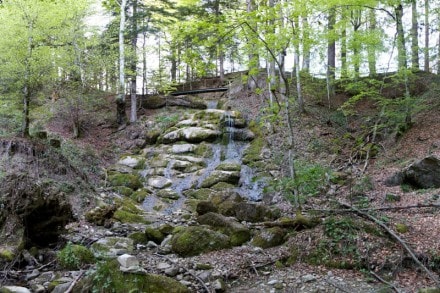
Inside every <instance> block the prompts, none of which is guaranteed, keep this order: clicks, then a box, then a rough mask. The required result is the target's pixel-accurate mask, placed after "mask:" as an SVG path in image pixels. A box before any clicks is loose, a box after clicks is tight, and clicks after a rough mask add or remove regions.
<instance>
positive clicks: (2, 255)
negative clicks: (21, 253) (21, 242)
mask: <svg viewBox="0 0 440 293" xmlns="http://www.w3.org/2000/svg"><path fill="white" fill-rule="evenodd" d="M14 258H15V254H14V252H13V251H12V250H9V249H6V248H0V260H5V261H12V260H14Z"/></svg>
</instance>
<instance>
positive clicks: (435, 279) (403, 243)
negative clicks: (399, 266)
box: [339, 202, 440, 287]
mask: <svg viewBox="0 0 440 293" xmlns="http://www.w3.org/2000/svg"><path fill="white" fill-rule="evenodd" d="M339 204H340V205H342V206H344V207H347V208H349V209H352V210H353V211H355V212H356V213H357V214H359V215H361V216H364V217H367V218H368V219H370V220H371V221H373V222H374V223H376V224H377V225H379V226H381V227H382V228H383V229H385V231H386V232H388V234H390V235H391V236H392V237H394V238H395V239H396V240H397V241H398V242H399V243H400V244H401V245H402V247H403V248H404V249H405V250H406V251H407V252H408V253H409V255H410V256H411V258H412V259H413V260H414V262H415V263H416V264H417V265H419V266H420V267H421V268H422V269H423V270H424V271H425V272H426V274H427V275H428V277H429V278H430V279H431V280H432V281H434V282H435V284H436V286H437V287H440V282H439V280H438V278H437V276H435V275H434V273H433V272H431V271H430V270H429V269H428V268H427V267H426V266H425V265H423V264H422V263H421V262H420V260H419V259H418V258H417V256H416V255H415V254H414V252H413V251H412V249H411V247H409V246H408V245H407V244H406V243H405V241H404V240H403V239H402V238H400V237H399V235H397V234H396V233H395V232H394V231H393V230H391V229H390V228H388V226H387V225H385V224H384V223H383V222H381V221H380V220H378V219H376V218H375V217H373V216H372V215H370V214H368V213H366V212H363V211H361V210H359V209H357V208H355V207H353V206H351V205H349V204H346V203H343V202H339Z"/></svg>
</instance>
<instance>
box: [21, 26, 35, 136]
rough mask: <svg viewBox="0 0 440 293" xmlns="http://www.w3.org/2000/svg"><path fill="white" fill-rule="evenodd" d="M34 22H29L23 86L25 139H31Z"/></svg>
mask: <svg viewBox="0 0 440 293" xmlns="http://www.w3.org/2000/svg"><path fill="white" fill-rule="evenodd" d="M33 29H34V28H33V22H32V21H28V43H27V57H26V59H25V72H24V86H23V117H22V125H21V134H22V136H23V137H29V124H30V120H29V105H30V100H31V84H30V83H31V81H30V75H31V64H30V62H31V59H32V50H33V47H34V38H33Z"/></svg>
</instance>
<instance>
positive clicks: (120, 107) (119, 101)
mask: <svg viewBox="0 0 440 293" xmlns="http://www.w3.org/2000/svg"><path fill="white" fill-rule="evenodd" d="M126 6H127V0H122V2H121V20H120V23H119V87H118V95H117V98H116V121H117V123H118V124H119V125H125V124H127V114H126V113H125V72H124V70H125V47H124V32H125V8H126Z"/></svg>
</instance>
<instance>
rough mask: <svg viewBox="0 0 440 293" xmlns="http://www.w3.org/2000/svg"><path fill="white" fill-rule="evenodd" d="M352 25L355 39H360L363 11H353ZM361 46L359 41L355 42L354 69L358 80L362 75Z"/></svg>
mask: <svg viewBox="0 0 440 293" xmlns="http://www.w3.org/2000/svg"><path fill="white" fill-rule="evenodd" d="M351 23H352V25H353V37H354V38H355V39H356V38H358V37H359V36H358V31H359V28H360V27H361V25H362V10H361V9H354V10H352V11H351ZM360 51H361V45H360V43H359V42H358V41H356V40H355V42H354V44H353V67H354V75H355V77H356V78H358V77H359V75H360V63H361V56H360Z"/></svg>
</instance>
